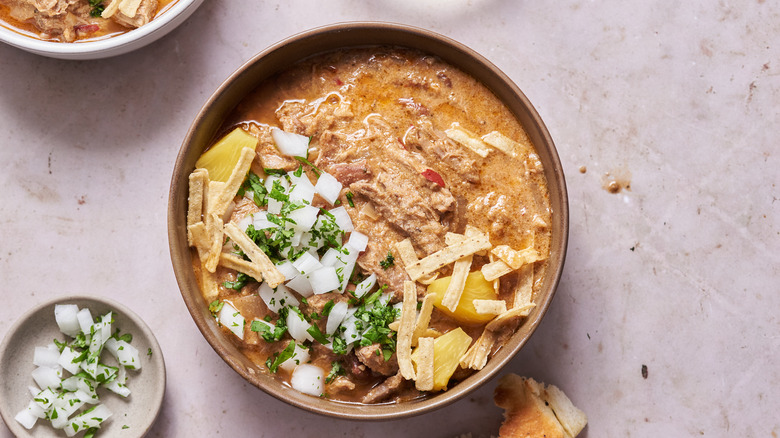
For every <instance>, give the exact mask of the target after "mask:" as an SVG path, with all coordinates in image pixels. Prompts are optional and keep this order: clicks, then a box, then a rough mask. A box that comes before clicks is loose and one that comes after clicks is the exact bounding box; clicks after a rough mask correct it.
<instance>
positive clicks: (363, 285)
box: [355, 274, 376, 298]
mask: <svg viewBox="0 0 780 438" xmlns="http://www.w3.org/2000/svg"><path fill="white" fill-rule="evenodd" d="M375 285H376V274H371V275H369V276H368V278H366V279H365V280H363V281H361V282H360V283H358V284H357V286H355V296H356V297H358V298H363V296H364V295H365V294H367V293H368V292H370V291H371V289H373V288H374V286H375Z"/></svg>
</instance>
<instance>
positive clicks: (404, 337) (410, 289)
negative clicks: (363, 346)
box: [396, 281, 417, 380]
mask: <svg viewBox="0 0 780 438" xmlns="http://www.w3.org/2000/svg"><path fill="white" fill-rule="evenodd" d="M416 317H417V286H415V284H414V282H413V281H405V282H404V300H403V304H402V307H401V322H400V324H401V325H400V327H398V337H397V339H396V356H397V358H398V370H399V372H400V373H401V376H402V377H403V378H404V379H406V380H414V378H415V372H414V366H413V365H412V335H413V332H414V320H415V318H416Z"/></svg>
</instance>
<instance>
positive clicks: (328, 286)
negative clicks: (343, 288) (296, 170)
mask: <svg viewBox="0 0 780 438" xmlns="http://www.w3.org/2000/svg"><path fill="white" fill-rule="evenodd" d="M309 282H310V283H311V287H312V291H313V292H314V294H315V295H320V294H324V293H328V292H330V291H333V290H335V289H338V288H339V286H340V285H341V281H340V280H339V276H338V274H337V273H336V268H334V267H333V266H323V267H322V268H320V269H317V270H316V271H312V273H311V274H309Z"/></svg>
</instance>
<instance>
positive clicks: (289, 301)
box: [257, 277, 299, 313]
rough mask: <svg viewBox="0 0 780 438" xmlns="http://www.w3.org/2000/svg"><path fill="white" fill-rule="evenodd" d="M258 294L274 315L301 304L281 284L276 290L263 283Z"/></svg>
mask: <svg viewBox="0 0 780 438" xmlns="http://www.w3.org/2000/svg"><path fill="white" fill-rule="evenodd" d="M296 278H297V277H296ZM257 293H258V294H259V295H260V298H262V300H263V302H265V305H266V306H268V309H269V310H270V311H271V312H274V313H279V310H280V309H281V308H282V307H284V306H297V305H298V304H299V302H298V299H297V298H295V296H293V294H292V293H291V292H290V289H288V288H287V287H285V285H283V284H280V285H279V286H277V287H276V290H274V289H272V288H271V286H269V285H268V283H266V282H263V283H261V284H260V288H259V289H258V290H257Z"/></svg>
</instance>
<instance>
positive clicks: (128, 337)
mask: <svg viewBox="0 0 780 438" xmlns="http://www.w3.org/2000/svg"><path fill="white" fill-rule="evenodd" d="M117 339H118V340H120V341H125V342H127V343H128V344H129V343H130V342H133V335H132V334H131V333H125V334H123V335H122V336H119V337H118V338H117Z"/></svg>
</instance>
